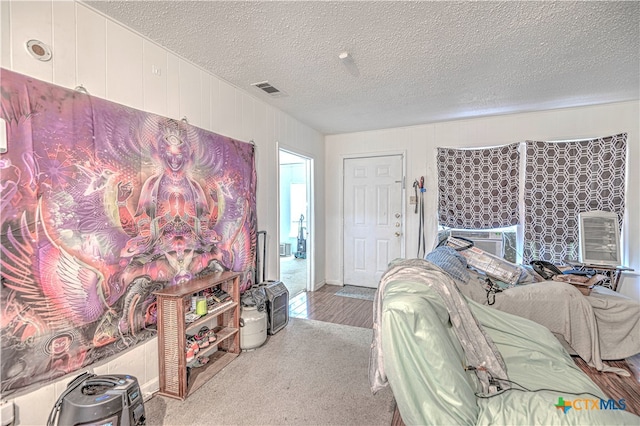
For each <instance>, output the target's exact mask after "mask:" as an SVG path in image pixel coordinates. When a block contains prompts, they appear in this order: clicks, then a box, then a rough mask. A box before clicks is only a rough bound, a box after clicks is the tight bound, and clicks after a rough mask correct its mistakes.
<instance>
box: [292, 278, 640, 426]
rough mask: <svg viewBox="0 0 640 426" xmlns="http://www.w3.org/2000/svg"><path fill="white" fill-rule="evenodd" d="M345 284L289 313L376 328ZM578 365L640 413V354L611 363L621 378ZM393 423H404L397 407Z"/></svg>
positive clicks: (298, 303)
mask: <svg viewBox="0 0 640 426" xmlns="http://www.w3.org/2000/svg"><path fill="white" fill-rule="evenodd" d="M341 289H342V287H341V286H336V285H328V284H325V285H324V286H323V287H322V288H321V289H320V290H318V291H314V292H305V293H301V294H299V295H298V296H295V297H293V298H292V299H291V300H290V301H289V316H290V317H294V318H306V319H312V320H316V321H324V322H331V323H334V324H344V325H350V326H353V327H362V328H372V327H373V302H372V301H370V300H362V299H354V298H351V297H342V296H336V295H335V293H336V292H337V291H339V290H341ZM573 360H574V362H575V363H576V365H578V366H579V367H580V368H581V369H582V370H583V371H584V372H585V373H586V374H587V375H588V376H589V377H590V378H591V380H593V381H594V382H595V383H596V384H597V385H598V387H600V389H602V390H603V391H604V393H605V394H607V395H608V396H609V397H610V398H612V399H615V400H618V399H620V398H624V399H625V401H626V405H627V410H628V411H631V412H632V413H635V414H638V415H640V354H638V355H635V356H633V357H631V358H628V359H627V360H622V361H611V362H607V364H609V365H611V366H614V367H620V368H625V369H627V370H629V372H630V373H631V377H620V376H617V375H616V374H613V373H601V372H599V371H597V370H596V369H595V368H591V367H589V366H587V365H586V363H585V362H584V361H582V359H580V358H578V357H573ZM392 425H394V426H399V425H402V420H401V419H400V416H399V414H398V412H397V410H396V413H395V414H394V418H393V421H392Z"/></svg>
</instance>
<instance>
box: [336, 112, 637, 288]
mask: <svg viewBox="0 0 640 426" xmlns="http://www.w3.org/2000/svg"><path fill="white" fill-rule="evenodd" d="M622 132H627V133H628V140H627V145H628V147H629V156H628V159H627V162H628V164H629V167H628V169H627V198H626V205H627V211H626V214H625V222H624V226H623V230H622V234H623V239H624V242H623V258H624V260H625V262H626V265H627V266H630V267H632V268H634V269H635V270H636V271H640V221H638V218H640V167H638V164H640V102H638V101H634V102H622V103H615V104H607V105H599V106H590V107H582V108H568V109H559V110H549V111H540V112H532V113H526V114H513V115H503V116H496V117H487V118H475V119H469V120H457V121H449V122H442V123H435V124H425V125H420V126H413V127H403V128H395V129H387V130H379V131H370V132H358V133H348V134H340V135H331V136H327V137H326V138H325V144H326V145H325V149H326V156H325V161H326V164H327V169H326V173H325V187H326V188H328V189H331V190H328V191H327V194H326V204H325V212H326V220H327V224H326V239H327V241H333V242H334V243H333V244H332V245H331V247H327V251H326V262H327V265H334V266H332V267H331V268H327V271H326V280H327V283H330V284H339V285H341V284H342V277H343V273H342V270H343V268H342V250H343V249H342V242H343V240H342V160H343V158H345V157H347V156H353V155H358V154H362V155H363V156H366V155H370V154H372V153H375V152H389V151H394V150H395V151H402V150H406V152H407V191H408V192H409V194H407V195H410V194H412V193H413V192H412V188H411V184H412V182H413V180H414V179H415V178H417V177H419V176H424V177H425V182H426V189H427V193H426V197H425V204H426V207H425V210H426V214H425V224H426V230H427V232H426V237H427V247H428V248H429V247H431V244H432V243H434V242H435V239H436V235H437V234H436V232H437V192H438V189H437V173H436V148H437V147H458V148H463V147H482V146H495V145H503V144H508V143H513V142H522V141H525V140H528V139H529V140H566V139H579V138H593V137H599V136H608V135H613V134H617V133H622ZM406 202H407V203H408V196H407V198H406ZM406 207H407V218H406V219H407V223H406V229H407V232H406V239H405V244H406V253H407V257H413V256H415V253H416V251H417V241H418V240H417V232H418V218H417V215H415V214H414V213H413V209H412V206H409V205H408V204H407V206H406ZM639 287H640V281H639V280H638V275H637V274H636V275H634V274H627V275H625V276H623V279H622V283H621V286H620V290H621V292H623V293H625V294H627V295H630V296H633V297H636V298H637V297H638V294H639V291H638V288H639Z"/></svg>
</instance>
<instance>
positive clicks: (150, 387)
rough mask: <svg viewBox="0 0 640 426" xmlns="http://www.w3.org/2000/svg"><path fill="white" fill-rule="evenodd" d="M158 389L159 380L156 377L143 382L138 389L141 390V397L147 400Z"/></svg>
mask: <svg viewBox="0 0 640 426" xmlns="http://www.w3.org/2000/svg"><path fill="white" fill-rule="evenodd" d="M159 390H160V382H159V380H158V378H157V377H156V378H155V379H153V380H151V381H150V382H147V383H145V384H144V385H141V386H140V391H141V392H142V399H144V400H145V401H148V400H150V399H151V397H152V396H153V394H155V393H156V392H158V391H159Z"/></svg>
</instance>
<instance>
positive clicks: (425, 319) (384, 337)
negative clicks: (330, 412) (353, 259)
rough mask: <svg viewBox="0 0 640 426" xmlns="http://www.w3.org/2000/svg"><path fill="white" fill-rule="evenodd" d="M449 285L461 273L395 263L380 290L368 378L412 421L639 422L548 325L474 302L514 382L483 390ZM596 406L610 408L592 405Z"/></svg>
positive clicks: (415, 262)
mask: <svg viewBox="0 0 640 426" xmlns="http://www.w3.org/2000/svg"><path fill="white" fill-rule="evenodd" d="M419 277H421V278H425V279H423V280H419V279H418V278H419ZM447 281H448V282H450V283H449V284H448V290H445V292H450V293H456V291H457V290H456V284H454V283H453V280H452V278H451V277H450V276H449V275H448V274H447V273H445V272H444V271H443V270H442V269H441V268H439V267H438V266H436V265H435V264H433V263H431V262H427V261H424V260H422V259H411V260H405V261H400V262H393V263H392V265H391V266H390V268H389V270H388V271H387V272H386V273H385V275H384V276H383V278H382V281H381V283H380V286H379V288H378V291H377V293H376V299H375V301H374V325H373V342H372V350H371V358H370V368H369V380H370V384H371V389H372V391H374V392H376V391H377V390H379V389H381V388H383V387H384V386H386V385H390V386H391V389H392V391H393V395H394V398H395V400H396V403H397V406H398V410H399V412H400V415H401V417H402V419H403V421H404V423H405V424H407V425H409V424H466V425H471V424H478V425H481V424H482V425H488V424H568V425H582V424H593V425H595V424H620V425H622V424H634V425H636V424H639V422H640V418H638V417H637V416H635V415H633V414H632V413H629V412H626V411H625V407H624V401H613V400H608V399H607V398H606V396H605V395H604V394H603V392H602V391H601V390H600V389H599V388H598V387H597V386H596V385H595V384H594V383H593V382H592V381H591V380H590V379H589V377H588V376H586V374H584V373H583V372H582V371H581V370H580V369H579V368H578V367H577V366H576V365H575V363H574V362H573V360H572V359H571V357H570V356H569V355H568V354H567V352H566V351H565V350H564V348H563V347H562V345H561V344H560V342H558V340H557V339H555V338H554V337H553V335H552V334H551V333H550V332H549V330H547V329H546V328H545V327H543V326H541V325H539V324H536V323H534V322H533V321H530V320H527V319H525V318H522V317H518V316H514V315H511V314H508V313H505V312H501V311H498V310H496V309H492V308H489V307H487V306H483V305H481V304H478V303H476V302H474V301H472V300H468V299H466V302H465V303H466V304H467V305H468V307H469V308H470V310H471V312H472V313H473V315H474V317H475V320H476V321H477V323H478V324H480V326H481V328H482V330H484V332H485V333H486V334H487V335H488V336H489V337H490V339H491V341H492V344H493V345H495V347H497V349H498V351H499V354H500V357H501V359H502V361H503V363H504V364H505V365H506V374H507V375H508V380H509V381H511V382H512V383H513V385H512V389H510V390H502V391H498V392H494V393H492V394H491V395H485V394H483V392H482V391H481V386H480V383H479V380H478V378H477V377H476V374H475V372H474V371H473V370H472V369H471V368H470V367H469V366H470V365H477V364H473V363H472V362H470V360H469V357H468V352H467V349H466V348H467V347H468V346H466V345H465V344H464V342H463V341H464V339H460V338H458V337H457V333H454V324H453V323H456V322H457V320H456V315H455V311H452V310H450V309H449V308H448V305H447V304H446V303H445V301H444V299H445V298H444V297H443V296H442V294H441V293H442V292H439V291H435V290H434V284H435V283H442V282H447ZM460 297H462V298H464V296H460ZM465 326H466V324H465ZM481 365H482V364H481ZM476 370H477V369H476ZM516 383H517V385H516ZM524 388H526V389H528V391H524V390H523V389H524ZM601 401H604V404H605V405H599V404H603V403H602V402H601ZM585 404H587V405H585ZM594 404H595V405H598V406H599V407H600V408H602V407H604V408H605V409H589V408H590V407H592V406H593V405H594Z"/></svg>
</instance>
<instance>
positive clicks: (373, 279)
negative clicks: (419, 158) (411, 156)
mask: <svg viewBox="0 0 640 426" xmlns="http://www.w3.org/2000/svg"><path fill="white" fill-rule="evenodd" d="M402 179H403V170H402V155H388V156H381V157H364V158H349V159H345V161H344V192H343V194H344V221H343V223H344V225H343V226H344V230H343V231H344V232H343V235H344V251H343V253H344V262H343V264H344V284H350V285H357V286H362V287H373V288H376V287H378V282H379V281H380V277H381V276H382V273H383V272H384V271H386V270H387V267H388V264H389V262H390V261H391V260H393V259H395V258H397V257H400V256H401V255H402V253H401V252H402V244H403V241H404V235H403V229H404V226H403V222H404V217H403V212H402Z"/></svg>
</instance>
